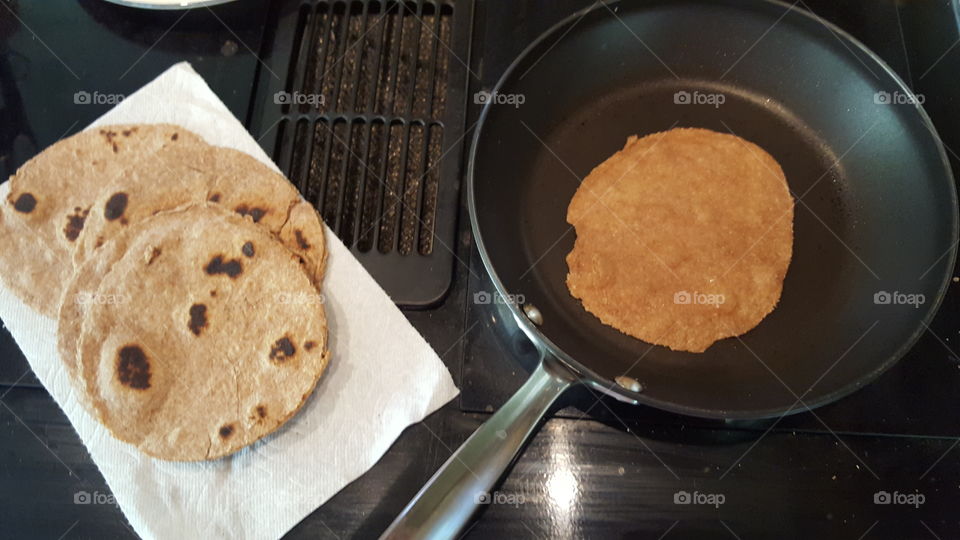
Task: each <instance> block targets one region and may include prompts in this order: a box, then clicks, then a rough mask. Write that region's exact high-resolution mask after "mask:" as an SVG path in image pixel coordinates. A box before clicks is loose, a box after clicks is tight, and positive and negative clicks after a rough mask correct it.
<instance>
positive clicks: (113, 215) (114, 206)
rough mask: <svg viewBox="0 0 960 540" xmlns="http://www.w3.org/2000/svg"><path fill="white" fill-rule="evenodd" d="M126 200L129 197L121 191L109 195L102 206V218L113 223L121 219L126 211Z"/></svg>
mask: <svg viewBox="0 0 960 540" xmlns="http://www.w3.org/2000/svg"><path fill="white" fill-rule="evenodd" d="M128 200H129V197H128V196H127V194H126V193H124V192H122V191H120V192H117V193H114V194H113V195H111V196H110V199H108V200H107V203H106V204H105V205H103V217H105V218H107V221H115V220H117V219H120V218H121V217H123V213H124V212H126V211H127V202H128Z"/></svg>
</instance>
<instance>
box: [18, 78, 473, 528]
mask: <svg viewBox="0 0 960 540" xmlns="http://www.w3.org/2000/svg"><path fill="white" fill-rule="evenodd" d="M156 122H166V123H171V124H178V125H182V126H184V127H185V128H187V129H189V130H191V131H193V132H195V133H198V134H200V135H201V136H202V137H203V138H204V139H206V140H207V141H208V142H210V143H211V144H215V145H218V146H229V147H231V148H236V149H237V150H241V151H243V152H247V153H248V154H250V155H252V156H253V157H255V158H257V159H259V160H260V161H262V162H264V163H266V164H268V165H269V166H270V167H273V168H274V169H276V165H274V164H273V162H272V161H270V158H269V157H267V155H266V154H265V153H264V152H263V150H262V149H261V148H260V146H258V145H257V142H256V141H254V140H253V138H252V137H251V136H250V135H249V134H248V133H247V131H246V130H245V129H244V128H243V125H241V124H240V122H239V121H237V119H236V118H234V117H233V115H232V114H231V113H230V111H229V110H228V109H227V108H226V106H224V104H223V103H222V102H221V101H220V99H219V98H217V96H216V95H215V94H214V93H213V91H211V90H210V87H208V86H207V84H206V82H204V80H203V79H202V78H201V77H200V76H199V75H197V73H196V72H195V71H194V70H193V68H191V67H190V65H189V64H187V63H185V62H184V63H180V64H177V65H175V66H173V67H171V68H170V69H168V70H167V71H166V72H164V73H163V74H162V75H160V76H159V77H157V78H156V79H154V80H153V81H152V82H150V83H149V84H147V85H146V86H144V87H143V88H141V89H140V90H138V91H137V92H136V93H134V94H132V95H131V96H129V97H127V98H126V99H125V100H124V101H123V102H121V103H120V104H119V105H117V106H116V107H115V108H114V109H112V110H111V111H110V112H108V113H107V114H105V115H104V116H103V117H101V118H100V119H98V120H97V121H96V122H94V123H93V124H92V125H91V127H93V126H97V125H103V124H117V123H156ZM9 189H10V186H9V183H5V184H3V185H2V186H0V197H3V198H5V197H6V195H7V193H8V192H9ZM327 244H328V247H329V259H328V262H327V274H326V278H325V281H324V285H323V289H324V290H323V292H324V295H325V298H326V310H327V318H328V322H329V331H330V350H331V353H332V356H331V360H330V367H329V369H328V370H327V372H326V373H325V374H324V376H323V378H322V379H321V380H320V383H319V384H318V385H317V389H316V391H315V392H314V394H313V395H312V396H311V397H310V399H309V400H308V401H307V403H306V404H305V405H304V407H303V409H302V410H301V411H300V412H299V414H297V415H296V416H295V417H294V418H293V419H292V420H290V421H289V422H288V423H287V424H286V425H285V426H283V427H281V428H280V429H279V430H278V431H277V432H276V433H274V434H273V435H271V436H269V437H267V438H266V439H264V440H262V441H260V442H258V443H256V444H255V445H253V446H251V447H249V448H247V449H245V450H242V451H240V452H239V453H237V454H235V455H233V456H231V457H228V458H224V459H221V460H217V461H213V462H204V463H171V462H164V461H159V460H155V459H152V458H150V457H147V456H145V455H143V454H141V453H140V452H139V451H137V450H136V448H134V447H133V446H130V445H128V444H126V443H123V442H120V441H118V440H117V439H115V438H113V436H112V435H110V433H109V432H108V431H107V430H106V429H105V428H104V427H103V426H101V425H100V424H99V423H98V422H97V421H96V420H95V419H94V418H92V417H91V416H90V415H89V414H88V413H87V412H86V411H85V410H84V409H83V408H82V407H81V406H80V405H79V403H78V401H77V398H76V396H75V395H74V393H73V388H72V386H71V385H70V382H69V381H68V380H67V378H66V372H65V371H64V369H63V367H62V365H61V361H60V358H59V355H58V354H57V346H56V343H57V339H56V335H57V328H56V326H57V325H56V321H55V320H53V319H50V318H48V317H44V316H42V315H40V314H38V313H36V312H35V311H33V310H32V309H30V308H28V307H27V306H26V305H24V304H23V302H21V301H20V300H19V299H18V298H17V297H16V296H14V295H13V294H12V293H11V292H10V291H9V290H7V289H6V288H5V287H3V286H2V285H0V318H2V319H3V321H4V323H5V324H6V326H7V328H8V329H9V330H10V333H11V334H12V335H13V337H14V339H16V341H17V344H18V345H19V346H20V348H21V349H22V350H23V353H24V355H26V357H27V360H28V361H29V362H30V366H31V367H32V368H33V371H34V372H35V373H36V375H37V377H38V378H39V379H40V381H41V382H42V383H43V384H44V386H46V388H47V390H48V391H49V392H50V394H51V395H52V396H53V398H54V399H55V400H56V401H57V403H58V404H59V405H60V407H61V408H62V409H63V410H64V412H66V414H67V417H68V418H69V419H70V421H71V422H72V423H73V426H74V428H75V429H76V430H77V433H79V434H80V438H81V439H82V440H83V442H84V444H85V445H86V446H87V448H88V449H89V451H90V455H91V456H92V457H93V460H94V462H96V464H97V466H98V467H99V468H100V471H101V472H102V473H103V476H104V478H105V479H106V481H107V484H109V486H110V489H111V490H112V491H113V495H114V497H115V498H116V501H117V504H119V505H120V508H121V509H122V510H123V512H124V514H126V516H127V519H128V520H129V521H130V524H131V525H133V528H134V529H135V530H136V532H137V533H139V534H140V535H141V536H143V537H144V538H227V537H229V538H277V537H279V536H281V535H282V534H283V533H285V532H286V531H288V530H289V529H290V528H291V527H293V526H294V525H296V524H297V523H298V522H299V521H300V520H302V519H303V518H304V517H306V516H307V515H308V514H309V513H310V512H312V511H313V510H314V509H316V508H317V507H318V506H320V505H321V504H323V503H324V502H325V501H326V500H327V499H329V498H330V497H332V496H333V495H334V494H335V493H336V492H337V491H339V490H340V489H342V488H343V487H344V486H346V485H347V484H349V483H350V482H351V481H353V480H354V479H356V478H357V477H359V476H360V475H361V474H363V473H364V472H366V471H367V470H368V469H369V468H370V467H372V466H373V465H374V463H376V462H377V461H378V460H379V459H380V457H381V456H382V455H383V454H384V453H385V452H386V451H387V449H388V448H390V446H391V445H392V444H393V442H394V440H396V438H397V437H398V436H399V435H400V432H401V431H403V430H404V428H406V427H407V426H409V425H411V424H413V423H415V422H419V421H420V420H422V419H423V418H424V417H425V416H427V415H428V414H430V413H431V412H433V411H435V410H436V409H438V408H440V407H441V406H442V405H443V404H444V403H446V402H448V401H450V400H451V399H453V398H454V397H455V396H456V395H457V393H458V390H457V388H456V387H455V386H454V384H453V380H452V379H451V378H450V373H449V372H448V371H447V369H446V367H445V366H444V365H443V363H442V362H441V361H440V358H438V357H437V355H436V353H435V352H434V351H433V350H432V349H431V348H430V346H429V345H428V344H427V343H426V342H425V341H424V340H423V338H422V337H421V336H420V334H419V333H417V331H416V330H415V329H414V328H413V327H412V326H411V325H410V323H409V322H407V320H406V318H404V316H403V314H402V313H400V310H398V309H397V308H396V306H395V305H394V304H393V302H392V301H391V300H390V298H389V297H388V296H387V295H386V293H384V291H383V289H381V288H380V286H379V285H377V283H376V282H375V281H374V280H373V278H372V277H371V276H370V274H368V273H367V272H366V270H364V269H363V267H362V266H361V265H360V263H359V262H358V261H357V260H356V258H354V257H353V255H352V254H351V253H350V252H349V250H347V248H346V247H345V246H344V245H343V243H341V242H340V240H339V239H338V238H337V237H336V236H335V235H334V234H333V233H332V232H331V231H330V230H329V229H327Z"/></svg>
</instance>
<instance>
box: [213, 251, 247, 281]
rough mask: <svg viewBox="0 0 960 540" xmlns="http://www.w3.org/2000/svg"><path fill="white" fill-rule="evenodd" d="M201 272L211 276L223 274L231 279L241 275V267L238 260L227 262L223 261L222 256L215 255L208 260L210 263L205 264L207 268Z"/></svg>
mask: <svg viewBox="0 0 960 540" xmlns="http://www.w3.org/2000/svg"><path fill="white" fill-rule="evenodd" d="M203 270H204V271H205V272H206V273H207V274H209V275H211V276H215V275H217V274H224V275H227V276H229V277H230V278H231V279H233V278H235V277H237V276H239V275H240V274H241V273H243V266H242V265H241V264H240V260H239V259H233V260H230V261H228V260H225V259H224V257H223V255H217V256H216V257H214V258H212V259H210V262H209V263H207V266H206V267H204V269H203Z"/></svg>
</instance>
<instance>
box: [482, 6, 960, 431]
mask: <svg viewBox="0 0 960 540" xmlns="http://www.w3.org/2000/svg"><path fill="white" fill-rule="evenodd" d="M695 1H696V0H695ZM618 3H620V0H616V1H615V2H610V3H609V4H605V5H604V7H607V6H609V5H611V4H618ZM740 3H742V4H747V3H749V2H740ZM756 3H757V4H766V5H773V6H780V7H783V8H784V9H785V10H786V11H787V13H789V14H791V15H795V16H796V15H799V16H800V17H803V18H805V19H807V20H809V21H813V22H814V23H816V24H819V25H821V26H823V27H824V28H826V29H827V30H828V31H831V32H832V33H833V34H834V35H835V36H836V37H837V39H840V40H842V41H844V42H845V43H844V44H845V45H847V44H849V45H852V46H853V47H855V48H856V50H859V51H860V52H861V53H863V54H865V55H866V56H867V57H868V58H869V59H870V60H872V61H873V63H874V65H876V66H877V67H879V68H880V69H881V70H882V71H883V72H884V73H885V74H886V75H887V77H889V82H892V83H893V84H895V85H896V86H897V87H899V90H900V91H901V92H902V93H904V94H905V95H908V96H910V97H915V94H914V92H913V91H912V90H911V89H910V88H909V87H908V86H907V85H906V83H905V82H904V81H903V79H901V78H900V76H899V75H898V74H897V73H896V72H895V71H894V70H893V69H892V68H891V67H890V66H889V65H887V63H886V62H885V61H884V60H883V59H882V58H880V57H879V56H878V55H877V54H876V53H874V52H873V51H872V50H870V49H869V48H868V47H867V46H866V45H864V44H863V43H861V42H860V41H859V40H858V39H856V38H855V37H853V36H852V35H851V34H849V33H848V32H847V31H845V30H843V29H842V28H840V27H839V26H836V25H835V24H833V23H831V22H830V21H827V20H825V19H823V18H822V17H819V16H817V15H816V14H814V13H812V12H809V11H807V10H805V9H801V8H798V7H797V6H796V4H788V3H786V2H784V1H781V0H756ZM598 9H601V6H600V5H599V4H597V3H595V4H593V5H591V6H589V7H587V8H584V9H580V10H577V11H575V12H574V13H572V14H571V15H569V16H567V17H565V18H564V19H562V20H560V21H559V22H557V23H556V24H554V25H553V26H551V27H550V28H549V29H547V30H546V31H544V32H543V33H542V34H540V35H539V36H537V38H536V39H534V40H533V41H532V42H530V43H529V44H528V45H527V46H526V47H524V49H523V50H522V51H521V52H520V53H519V54H518V55H517V56H516V58H514V59H513V60H512V61H511V63H510V65H509V66H508V67H507V69H506V70H504V72H503V74H502V75H501V76H500V78H499V79H498V80H497V83H496V85H494V87H493V88H492V89H491V90H490V91H491V93H495V92H497V91H499V90H500V89H501V88H502V87H503V86H504V85H505V84H506V83H507V82H508V81H509V80H510V79H511V77H512V76H513V75H514V73H515V71H516V70H517V68H518V66H519V65H520V63H521V62H523V61H524V60H525V59H527V57H528V56H529V55H530V53H531V52H532V51H533V50H534V49H536V48H537V47H538V46H539V45H541V44H542V43H543V42H544V41H546V40H547V39H548V38H550V37H552V36H554V35H555V34H557V32H559V31H560V30H561V29H563V28H564V27H566V26H567V25H569V24H571V23H573V22H574V21H576V20H578V19H580V18H582V17H585V16H587V15H588V14H589V13H590V12H591V11H594V10H598ZM852 53H853V52H852V51H851V54H852ZM913 103H914V104H915V108H916V110H917V112H918V113H919V115H920V119H921V121H922V122H923V125H924V127H926V128H927V130H928V131H929V132H930V134H931V135H932V137H933V139H934V142H935V143H936V150H937V153H938V154H939V156H940V161H941V164H942V165H943V169H944V171H945V172H946V174H947V176H948V177H949V178H950V179H951V187H952V189H950V190H949V192H950V203H951V206H952V207H953V208H954V212H953V213H952V214H951V222H952V223H951V232H952V234H951V243H950V247H949V248H948V250H947V251H946V253H945V254H944V255H945V256H946V257H947V258H948V260H949V265H948V267H947V268H951V269H952V268H954V267H955V265H956V260H957V250H958V246H957V244H958V238H960V215H958V211H957V207H958V199H957V188H956V178H955V177H954V174H953V170H952V168H951V166H950V161H949V158H948V157H947V154H946V151H945V149H944V145H943V141H942V139H941V137H940V134H939V133H938V132H937V130H936V128H935V126H934V125H933V121H932V120H931V119H930V116H929V115H928V114H927V112H926V110H924V108H923V107H922V105H920V104H919V103H918V100H916V99H914V100H913ZM492 106H493V104H492V103H491V102H489V101H488V102H487V103H486V104H485V105H484V106H483V108H482V110H481V112H480V116H479V118H478V120H477V129H476V131H475V132H474V134H473V136H472V140H471V144H470V151H469V153H468V160H467V174H466V188H467V209H468V213H469V215H470V226H471V230H472V231H473V236H474V239H475V241H476V245H477V250H478V252H479V254H480V259H481V261H482V262H483V266H484V269H485V270H486V271H487V274H488V275H489V276H490V279H491V281H492V282H493V286H494V288H495V289H496V290H497V293H499V294H500V295H502V297H504V298H507V297H508V296H507V295H508V291H507V290H506V288H505V287H504V285H503V282H502V280H501V279H500V276H499V274H498V273H497V271H496V268H495V267H494V264H493V262H492V261H491V259H490V255H489V253H488V250H487V246H486V243H485V242H484V240H483V234H482V232H481V229H480V224H479V220H478V218H477V207H476V197H475V192H476V190H475V170H476V165H477V151H478V147H479V143H480V138H481V136H482V134H483V128H484V126H485V125H486V123H487V117H488V115H489V112H490V111H491V110H492ZM941 258H943V256H941ZM951 273H952V272H947V273H945V274H944V275H943V278H942V280H941V283H940V287H939V290H938V291H937V294H936V298H935V299H934V302H933V303H932V306H931V309H930V310H929V311H928V312H927V314H926V315H925V316H924V317H922V318H921V319H919V320H918V321H917V324H916V328H915V329H914V331H913V333H911V334H910V336H909V338H907V339H906V340H904V342H903V343H902V344H901V345H900V347H899V348H897V349H896V350H895V351H893V352H892V353H891V354H890V355H889V356H888V357H887V358H886V359H885V360H884V361H883V362H882V363H880V364H879V365H878V366H877V367H876V368H874V369H873V370H871V371H870V372H867V373H865V374H863V375H862V376H860V377H859V378H857V379H856V380H853V381H851V382H850V383H848V384H846V385H844V386H842V387H840V388H838V389H836V390H834V391H833V392H830V393H827V394H825V395H823V396H821V397H819V398H818V399H816V400H813V401H805V402H804V403H803V405H804V406H802V407H799V408H798V407H796V404H794V406H791V407H773V408H767V409H758V410H747V409H740V410H716V409H704V408H701V407H695V406H689V405H683V404H680V403H676V402H672V401H664V400H661V399H656V398H652V397H650V396H649V395H645V394H644V393H643V392H633V391H630V390H627V389H626V388H623V387H621V386H619V385H617V384H616V383H615V382H614V381H612V380H610V379H608V378H606V377H604V376H601V375H599V374H598V373H596V372H595V371H594V370H592V369H590V368H589V367H588V366H587V365H585V364H582V363H581V362H579V361H577V360H576V359H575V358H573V357H572V356H571V355H569V354H567V353H566V352H565V351H564V350H563V349H562V348H561V347H559V346H557V345H556V344H555V343H554V342H553V341H551V340H550V338H549V337H547V335H546V334H544V333H543V332H541V331H540V330H539V329H538V328H537V327H536V326H535V325H534V324H533V323H532V322H531V321H530V320H529V319H527V317H526V316H525V314H524V313H523V311H522V309H521V308H520V306H518V305H516V304H514V303H507V304H508V306H507V307H508V308H509V309H510V312H511V313H512V314H513V318H514V319H515V320H516V322H517V324H518V325H519V327H520V329H521V330H522V331H523V332H524V333H525V334H526V335H527V336H528V337H529V338H530V339H531V341H533V343H534V345H536V346H537V347H538V348H541V349H542V350H543V353H544V354H545V355H549V356H552V357H554V358H555V359H556V360H558V361H559V362H561V363H562V364H563V365H564V366H566V367H567V368H568V369H570V370H571V371H573V372H574V373H575V374H576V375H577V377H578V381H579V382H581V383H584V384H589V385H592V386H594V387H597V388H600V389H601V390H603V391H604V392H605V393H608V394H612V395H614V396H615V397H617V398H618V399H621V400H625V401H628V402H630V403H633V404H643V405H648V406H651V407H655V408H657V409H660V410H664V411H668V412H672V413H678V414H683V415H687V416H693V417H699V418H710V419H720V420H762V419H768V418H780V417H785V416H789V415H792V414H797V413H800V412H805V411H807V410H811V409H815V408H818V407H821V406H823V405H827V404H829V403H832V402H834V401H837V400H839V399H841V398H843V397H846V396H848V395H850V394H852V393H853V392H855V391H857V390H858V389H860V388H863V387H864V386H867V385H869V384H870V383H872V382H873V381H875V380H876V379H877V378H878V377H879V376H880V375H881V374H883V373H884V372H886V371H887V370H888V369H890V368H891V367H893V366H894V365H895V364H896V363H897V362H899V361H900V359H902V358H903V356H905V355H906V354H907V353H908V352H909V351H910V350H911V349H912V348H913V347H914V345H916V343H917V341H919V339H920V337H921V336H922V335H923V334H924V332H925V331H926V330H928V329H929V323H930V322H931V321H932V320H933V319H934V318H935V317H936V315H937V313H939V311H940V307H941V305H942V303H943V299H944V297H945V296H946V292H947V288H948V287H949V285H950V274H951ZM644 343H646V342H644ZM653 346H657V345H653Z"/></svg>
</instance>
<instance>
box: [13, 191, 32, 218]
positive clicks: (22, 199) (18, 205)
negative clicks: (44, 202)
mask: <svg viewBox="0 0 960 540" xmlns="http://www.w3.org/2000/svg"><path fill="white" fill-rule="evenodd" d="M36 207H37V198H36V197H34V196H33V194H32V193H21V194H20V196H19V197H17V200H16V202H14V203H13V209H14V210H16V211H17V212H22V213H24V214H29V213H30V212H33V209H34V208H36Z"/></svg>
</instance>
